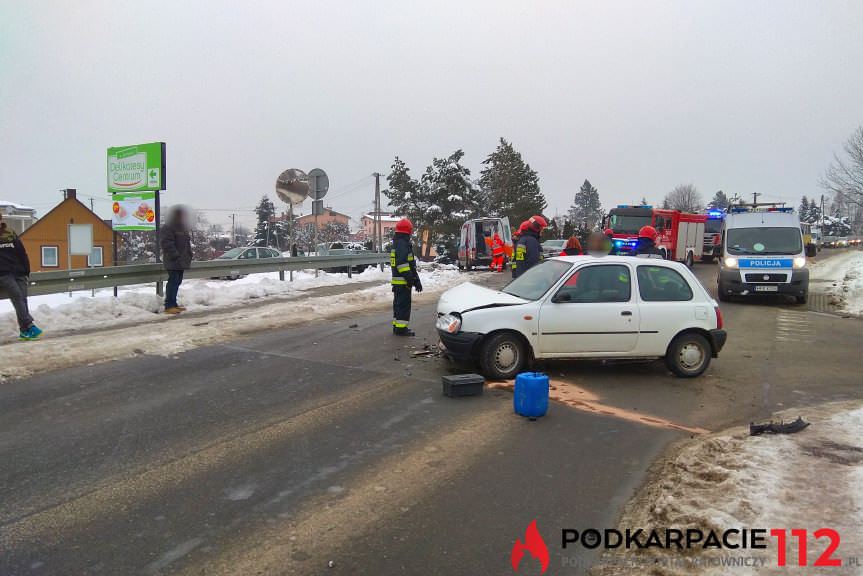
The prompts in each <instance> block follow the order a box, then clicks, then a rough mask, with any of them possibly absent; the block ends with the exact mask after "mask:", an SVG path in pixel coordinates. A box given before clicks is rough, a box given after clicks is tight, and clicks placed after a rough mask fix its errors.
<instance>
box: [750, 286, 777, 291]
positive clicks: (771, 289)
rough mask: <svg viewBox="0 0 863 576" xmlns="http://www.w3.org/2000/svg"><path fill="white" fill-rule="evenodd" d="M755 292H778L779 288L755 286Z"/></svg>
mask: <svg viewBox="0 0 863 576" xmlns="http://www.w3.org/2000/svg"><path fill="white" fill-rule="evenodd" d="M755 291H756V292H779V286H756V287H755Z"/></svg>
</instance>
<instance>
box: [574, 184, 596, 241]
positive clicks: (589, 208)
mask: <svg viewBox="0 0 863 576" xmlns="http://www.w3.org/2000/svg"><path fill="white" fill-rule="evenodd" d="M569 220H571V221H572V224H573V226H574V227H576V228H587V229H589V230H593V229H594V228H596V227H597V226H598V225H599V223H600V222H601V221H602V203H601V202H600V201H599V192H598V191H597V190H596V188H594V186H593V185H592V184H591V183H590V181H589V180H585V181H584V184H582V185H581V188H580V189H579V190H578V192H576V193H575V198H574V199H573V202H572V207H571V208H570V209H569Z"/></svg>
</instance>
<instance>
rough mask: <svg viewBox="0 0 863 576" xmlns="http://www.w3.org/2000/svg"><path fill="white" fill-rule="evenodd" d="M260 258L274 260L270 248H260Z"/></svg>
mask: <svg viewBox="0 0 863 576" xmlns="http://www.w3.org/2000/svg"><path fill="white" fill-rule="evenodd" d="M258 257H259V258H272V257H273V255H272V254H271V253H270V250H269V249H268V248H258Z"/></svg>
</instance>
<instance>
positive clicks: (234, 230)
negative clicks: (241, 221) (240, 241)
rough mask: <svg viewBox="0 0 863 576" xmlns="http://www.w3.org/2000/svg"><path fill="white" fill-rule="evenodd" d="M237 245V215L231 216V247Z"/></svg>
mask: <svg viewBox="0 0 863 576" xmlns="http://www.w3.org/2000/svg"><path fill="white" fill-rule="evenodd" d="M236 245H237V215H236V214H231V246H236Z"/></svg>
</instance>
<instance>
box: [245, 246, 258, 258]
mask: <svg viewBox="0 0 863 576" xmlns="http://www.w3.org/2000/svg"><path fill="white" fill-rule="evenodd" d="M243 258H257V255H256V254H255V249H254V248H250V249H248V250H246V251H245V252H243Z"/></svg>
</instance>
